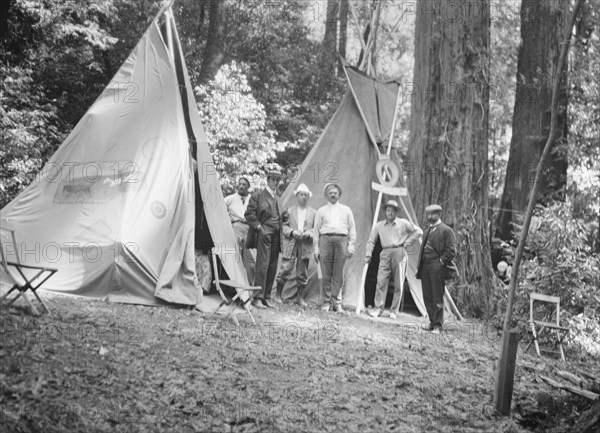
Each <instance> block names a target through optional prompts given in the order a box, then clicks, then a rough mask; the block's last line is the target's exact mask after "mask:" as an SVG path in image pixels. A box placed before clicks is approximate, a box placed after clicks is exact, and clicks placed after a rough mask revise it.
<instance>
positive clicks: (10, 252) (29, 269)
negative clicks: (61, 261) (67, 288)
mask: <svg viewBox="0 0 600 433" xmlns="http://www.w3.org/2000/svg"><path fill="white" fill-rule="evenodd" d="M9 256H10V257H14V260H9ZM0 259H1V260H0V264H1V266H2V271H3V272H2V273H3V277H4V278H6V279H7V280H8V283H9V285H10V284H12V287H11V288H10V290H9V291H8V292H7V293H5V294H4V295H2V297H0V303H2V305H4V306H5V307H9V306H10V305H12V304H13V303H14V302H15V301H16V300H17V299H19V298H20V297H23V300H24V301H25V303H26V304H27V305H28V306H29V308H31V311H32V312H33V314H35V315H36V316H38V315H39V313H38V311H37V309H36V308H35V306H34V305H33V304H32V303H31V301H30V300H29V298H28V297H27V291H31V292H32V293H33V295H34V296H35V297H36V298H37V300H38V301H39V302H40V304H42V307H44V309H45V310H46V312H48V313H50V309H48V307H47V306H46V304H45V303H44V301H42V299H41V298H40V297H39V295H38V294H37V289H38V288H39V287H40V286H41V285H42V284H44V283H45V282H46V281H47V280H48V278H50V277H51V276H52V275H54V273H55V272H57V271H58V269H54V268H45V267H42V266H32V265H25V264H23V263H21V259H20V258H19V252H18V250H17V241H16V239H15V230H14V226H13V225H12V224H11V223H10V222H8V221H7V220H2V221H0ZM14 291H18V292H19V293H18V294H17V296H15V297H14V298H12V299H11V300H9V301H8V302H7V303H6V304H5V303H4V300H5V299H6V298H8V296H9V295H10V294H11V293H12V292H14Z"/></svg>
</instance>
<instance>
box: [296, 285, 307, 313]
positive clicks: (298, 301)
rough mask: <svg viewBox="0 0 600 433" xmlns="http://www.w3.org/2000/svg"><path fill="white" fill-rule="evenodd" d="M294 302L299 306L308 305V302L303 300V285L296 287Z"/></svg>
mask: <svg viewBox="0 0 600 433" xmlns="http://www.w3.org/2000/svg"><path fill="white" fill-rule="evenodd" d="M294 302H295V303H296V304H298V305H300V306H301V307H304V308H306V307H308V304H307V303H306V301H305V300H304V287H298V293H296V300H295V301H294Z"/></svg>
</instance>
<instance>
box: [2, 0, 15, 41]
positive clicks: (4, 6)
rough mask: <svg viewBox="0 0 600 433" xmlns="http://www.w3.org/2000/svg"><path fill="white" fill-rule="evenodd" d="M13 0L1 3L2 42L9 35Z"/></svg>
mask: <svg viewBox="0 0 600 433" xmlns="http://www.w3.org/2000/svg"><path fill="white" fill-rule="evenodd" d="M12 2H13V0H4V1H3V2H2V4H0V42H1V41H3V40H4V38H5V37H6V36H7V35H8V14H9V11H10V7H11V5H12Z"/></svg>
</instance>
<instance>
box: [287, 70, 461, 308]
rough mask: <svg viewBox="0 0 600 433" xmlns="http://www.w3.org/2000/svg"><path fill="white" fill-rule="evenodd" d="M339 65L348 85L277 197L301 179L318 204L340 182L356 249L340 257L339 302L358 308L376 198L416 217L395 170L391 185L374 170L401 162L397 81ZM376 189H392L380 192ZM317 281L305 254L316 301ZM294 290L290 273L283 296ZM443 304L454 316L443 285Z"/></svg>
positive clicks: (411, 279)
mask: <svg viewBox="0 0 600 433" xmlns="http://www.w3.org/2000/svg"><path fill="white" fill-rule="evenodd" d="M344 68H345V71H346V78H347V82H348V86H349V90H348V91H347V92H346V94H345V96H344V97H343V99H342V101H341V103H340V105H339V107H338V109H337V110H336V112H335V114H334V115H333V117H332V119H331V120H330V122H329V124H328V125H327V127H326V128H325V131H324V132H323V133H322V135H321V136H320V138H319V140H318V141H317V143H316V144H315V145H314V146H313V148H312V149H311V151H310V153H309V154H308V156H307V157H306V159H305V160H304V162H303V163H302V165H301V167H300V171H299V173H298V174H297V176H295V180H294V182H292V183H291V184H290V185H288V187H287V188H286V190H285V192H284V193H283V196H282V203H283V205H284V206H283V208H289V207H291V206H294V205H295V203H296V199H295V197H294V195H293V191H294V190H295V189H296V187H297V186H298V185H299V184H300V183H305V184H306V185H307V186H308V187H309V189H310V190H311V191H312V192H313V194H314V195H313V197H312V198H311V199H310V201H309V204H310V205H311V206H312V207H314V208H315V209H318V208H319V207H321V206H323V205H325V204H326V203H327V199H326V198H325V196H324V194H323V188H324V186H325V185H326V184H327V183H329V182H335V183H338V184H339V185H340V186H341V188H342V190H343V193H342V196H341V199H340V202H341V203H343V204H345V205H347V206H349V207H350V208H351V209H352V212H353V214H354V219H355V223H356V227H357V241H356V252H355V254H354V256H353V257H352V258H351V259H349V260H348V261H347V262H346V267H345V271H344V287H343V292H342V302H343V305H344V306H345V307H350V308H353V309H357V310H360V309H362V308H364V283H365V279H366V275H367V272H366V271H367V270H366V269H365V266H364V256H365V247H366V244H367V240H368V238H369V234H370V232H371V228H372V226H373V221H374V217H375V216H376V215H377V220H381V219H383V218H384V215H383V210H382V209H381V203H382V202H383V203H385V201H386V200H388V199H395V200H398V201H399V203H400V205H401V210H400V213H399V216H400V217H402V218H406V219H408V220H409V221H411V222H413V223H414V224H416V225H419V222H418V221H417V218H416V214H415V211H414V209H413V206H412V203H411V200H410V197H409V196H408V195H407V194H405V193H402V194H403V195H396V193H398V190H403V187H404V184H403V179H402V176H401V173H397V174H399V176H398V177H397V180H395V181H393V179H390V178H384V179H385V180H387V181H393V182H394V184H393V187H394V189H390V187H389V186H388V187H386V186H385V185H384V186H382V185H380V180H379V176H378V175H377V170H378V169H377V164H378V161H393V163H389V162H387V163H386V164H383V165H381V167H384V169H387V170H391V169H393V167H392V166H395V167H396V168H397V169H398V171H401V167H402V164H401V162H400V161H399V159H398V156H397V154H396V153H395V152H394V151H392V148H391V144H392V143H391V140H392V135H393V127H394V118H395V114H396V112H397V107H398V103H399V98H398V95H399V91H400V84H399V83H398V82H395V81H388V82H383V81H379V80H376V79H374V78H372V77H370V76H368V75H366V74H364V73H362V72H361V71H359V70H357V69H355V68H353V67H351V66H349V65H348V64H347V63H345V66H344ZM380 164H381V163H380ZM386 165H387V168H385V166H386ZM380 175H381V173H380ZM388 183H389V182H388ZM380 190H384V191H385V192H388V193H393V194H391V195H390V194H380V192H379V191H380ZM418 251H419V250H418V247H417V246H415V248H414V249H412V250H410V251H409V254H408V263H407V271H406V279H407V281H408V288H409V290H410V293H411V295H412V298H413V300H414V303H415V305H416V307H417V308H418V309H419V311H420V312H421V314H422V315H423V316H427V311H426V309H425V304H424V302H423V292H422V289H421V281H420V280H418V279H417V278H416V271H417V265H418ZM376 272H377V267H376V266H374V263H372V265H371V266H370V267H369V268H368V273H369V274H370V275H372V274H373V273H375V274H376ZM319 286H320V281H319V280H318V276H317V272H316V265H315V263H314V262H312V260H311V266H310V274H309V284H308V288H307V291H308V300H309V301H310V302H312V303H316V302H318V296H319ZM295 291H296V288H295V280H294V279H291V280H290V281H289V282H288V283H287V284H286V286H285V290H284V298H290V297H291V296H293V294H294V293H295ZM405 292H406V287H405ZM445 304H446V310H447V311H446V313H447V317H449V318H450V317H458V318H460V313H459V312H458V310H457V309H456V306H455V305H454V303H453V301H452V299H451V297H450V295H449V293H448V292H447V291H446V296H445ZM451 312H452V313H453V314H451Z"/></svg>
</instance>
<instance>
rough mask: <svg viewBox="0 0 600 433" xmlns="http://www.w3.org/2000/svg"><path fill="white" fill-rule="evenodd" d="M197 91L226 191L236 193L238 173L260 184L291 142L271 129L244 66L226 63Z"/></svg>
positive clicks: (206, 128) (201, 114)
mask: <svg viewBox="0 0 600 433" xmlns="http://www.w3.org/2000/svg"><path fill="white" fill-rule="evenodd" d="M196 94H197V95H198V108H199V110H200V117H201V118H202V123H203V125H204V128H205V130H206V135H207V137H208V144H209V146H210V151H211V153H212V156H213V160H214V162H215V164H216V166H217V170H218V171H219V173H221V174H222V175H223V176H222V177H221V186H222V188H223V192H224V194H226V195H227V194H230V193H232V192H233V190H234V186H235V182H236V178H237V177H238V176H246V177H248V178H250V180H251V182H252V183H253V184H254V186H257V184H259V183H260V182H261V181H262V180H263V179H264V173H265V170H266V169H267V167H269V164H271V163H273V162H274V160H275V157H276V152H278V151H283V150H284V149H285V148H286V146H287V143H281V142H278V141H277V140H276V139H275V138H276V133H275V132H274V131H272V130H269V129H268V128H267V126H266V125H267V115H266V112H265V109H264V107H263V105H262V104H261V103H260V102H258V101H257V100H256V99H255V98H254V96H253V95H252V92H251V89H250V86H249V85H248V80H247V79H246V76H245V75H244V73H243V71H242V67H241V66H239V65H238V64H236V63H235V62H233V63H231V64H226V65H223V66H222V67H221V69H220V70H219V72H218V73H217V76H216V77H215V79H214V80H213V81H211V82H210V83H209V84H208V85H206V86H199V87H196Z"/></svg>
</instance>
